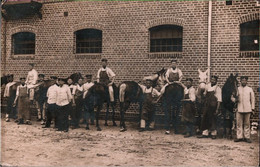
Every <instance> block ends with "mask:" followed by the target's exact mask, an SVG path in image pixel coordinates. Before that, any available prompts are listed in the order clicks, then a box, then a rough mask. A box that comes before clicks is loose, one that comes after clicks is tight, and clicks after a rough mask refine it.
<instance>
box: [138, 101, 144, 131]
mask: <svg viewBox="0 0 260 167" xmlns="http://www.w3.org/2000/svg"><path fill="white" fill-rule="evenodd" d="M142 110H143V102H142V101H140V102H139V117H138V122H139V123H138V127H140V124H141V118H142Z"/></svg>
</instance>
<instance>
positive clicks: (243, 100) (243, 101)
mask: <svg viewBox="0 0 260 167" xmlns="http://www.w3.org/2000/svg"><path fill="white" fill-rule="evenodd" d="M240 80H241V86H239V87H238V105H237V108H238V110H237V113H236V119H237V139H235V140H234V141H235V142H240V141H243V139H244V141H245V142H247V143H251V142H252V141H251V140H250V115H251V113H253V115H254V112H255V94H254V91H253V89H252V88H251V87H249V86H247V80H248V77H247V76H241V77H240Z"/></svg>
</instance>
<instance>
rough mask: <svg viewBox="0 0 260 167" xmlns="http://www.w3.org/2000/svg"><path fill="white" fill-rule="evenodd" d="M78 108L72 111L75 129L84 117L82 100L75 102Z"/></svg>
mask: <svg viewBox="0 0 260 167" xmlns="http://www.w3.org/2000/svg"><path fill="white" fill-rule="evenodd" d="M75 103H76V106H75V107H73V109H72V125H73V126H75V127H78V126H79V120H80V118H81V115H82V108H83V101H82V99H76V100H75Z"/></svg>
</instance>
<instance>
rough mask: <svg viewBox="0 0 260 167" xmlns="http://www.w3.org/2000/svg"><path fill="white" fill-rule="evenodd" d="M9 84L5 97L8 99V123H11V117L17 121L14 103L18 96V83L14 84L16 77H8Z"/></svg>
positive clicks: (6, 87)
mask: <svg viewBox="0 0 260 167" xmlns="http://www.w3.org/2000/svg"><path fill="white" fill-rule="evenodd" d="M7 77H8V78H7V79H8V83H7V84H6V86H5V91H4V97H5V98H7V108H6V120H5V121H6V122H9V121H10V117H12V118H14V119H16V108H15V107H13V102H14V99H15V96H16V87H17V86H16V82H14V81H13V80H14V79H13V77H14V75H13V74H11V75H8V76H7Z"/></svg>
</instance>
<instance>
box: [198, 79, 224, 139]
mask: <svg viewBox="0 0 260 167" xmlns="http://www.w3.org/2000/svg"><path fill="white" fill-rule="evenodd" d="M217 81H218V77H217V76H215V75H213V76H211V79H210V83H209V84H207V85H206V88H205V92H204V94H205V102H204V105H203V109H202V113H203V116H202V121H201V130H202V135H200V136H198V138H207V137H208V136H209V132H211V136H212V139H216V137H217V130H216V129H217V127H216V126H217V125H216V122H217V115H218V114H219V106H220V103H221V102H222V92H221V88H220V87H219V86H218V85H217Z"/></svg>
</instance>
